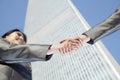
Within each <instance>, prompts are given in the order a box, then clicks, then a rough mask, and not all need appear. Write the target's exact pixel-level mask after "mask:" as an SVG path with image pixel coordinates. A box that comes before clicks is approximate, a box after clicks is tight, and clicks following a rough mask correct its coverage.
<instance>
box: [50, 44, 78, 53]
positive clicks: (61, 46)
mask: <svg viewBox="0 0 120 80" xmlns="http://www.w3.org/2000/svg"><path fill="white" fill-rule="evenodd" d="M73 44H74V43H73ZM73 44H72V47H69V46H70V45H71V44H69V43H67V42H63V43H61V44H58V45H52V46H51V47H50V50H49V52H48V54H51V52H53V51H59V52H60V53H63V54H64V53H68V52H70V51H72V50H74V49H75V48H76V46H77V45H73Z"/></svg>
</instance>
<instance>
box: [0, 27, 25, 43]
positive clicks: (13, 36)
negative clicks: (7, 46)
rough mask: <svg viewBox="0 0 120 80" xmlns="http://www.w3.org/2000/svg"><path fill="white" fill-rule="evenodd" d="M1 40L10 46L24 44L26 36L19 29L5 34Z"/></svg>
mask: <svg viewBox="0 0 120 80" xmlns="http://www.w3.org/2000/svg"><path fill="white" fill-rule="evenodd" d="M2 38H3V39H4V40H6V41H8V42H10V43H12V44H25V43H26V42H27V37H26V35H25V34H24V33H23V32H21V31H20V30H19V29H13V30H10V31H8V32H6V33H5V34H4V35H3V36H2Z"/></svg>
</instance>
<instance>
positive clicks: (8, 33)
mask: <svg viewBox="0 0 120 80" xmlns="http://www.w3.org/2000/svg"><path fill="white" fill-rule="evenodd" d="M15 31H18V32H21V33H22V34H23V38H24V41H25V42H27V37H26V35H25V34H24V33H23V32H22V31H20V30H19V29H13V30H10V31H8V32H6V33H5V34H3V35H2V38H5V37H6V36H8V35H10V34H11V33H13V32H15Z"/></svg>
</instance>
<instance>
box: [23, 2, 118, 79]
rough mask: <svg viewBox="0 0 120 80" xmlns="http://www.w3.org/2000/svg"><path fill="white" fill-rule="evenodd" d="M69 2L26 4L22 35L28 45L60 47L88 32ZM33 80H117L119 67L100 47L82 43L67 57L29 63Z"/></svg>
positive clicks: (103, 48)
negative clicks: (24, 34)
mask: <svg viewBox="0 0 120 80" xmlns="http://www.w3.org/2000/svg"><path fill="white" fill-rule="evenodd" d="M89 28H90V27H89V25H88V23H87V22H86V21H85V19H84V18H83V16H82V15H81V14H80V12H78V10H77V9H76V8H75V6H74V5H73V3H72V1H71V0H29V4H28V9H27V15H26V22H25V29H24V30H25V33H26V34H27V36H28V43H36V44H59V41H60V40H62V39H64V38H67V37H72V36H77V35H80V34H81V33H83V32H84V31H86V30H87V29H89ZM32 68H33V69H32V70H33V72H32V73H33V80H119V79H120V67H119V65H118V64H117V62H116V61H115V60H114V59H113V57H112V56H111V55H110V53H109V52H108V50H107V49H106V48H105V46H104V45H103V44H102V42H100V41H99V42H97V43H95V44H94V45H90V44H87V43H84V44H83V46H82V47H81V48H80V49H78V50H76V51H72V52H70V53H68V54H65V55H63V54H59V53H57V52H55V53H54V55H53V57H52V58H51V59H50V60H49V61H44V62H42V61H38V62H33V63H32Z"/></svg>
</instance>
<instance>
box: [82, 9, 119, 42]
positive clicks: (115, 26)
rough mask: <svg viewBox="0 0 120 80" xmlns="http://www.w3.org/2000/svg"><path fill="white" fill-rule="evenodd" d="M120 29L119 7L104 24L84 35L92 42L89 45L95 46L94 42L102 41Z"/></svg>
mask: <svg viewBox="0 0 120 80" xmlns="http://www.w3.org/2000/svg"><path fill="white" fill-rule="evenodd" d="M119 29H120V7H118V8H117V10H116V11H115V12H114V13H113V14H112V15H111V16H110V17H108V18H107V19H106V20H105V21H103V22H102V23H100V24H98V25H97V26H95V27H94V28H92V29H90V30H88V31H87V32H85V33H83V34H85V35H87V36H89V37H90V38H91V40H90V41H89V42H88V43H90V44H93V43H94V42H96V41H98V40H100V39H101V38H103V37H105V36H106V35H109V34H111V33H113V32H115V31H117V30H119Z"/></svg>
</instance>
